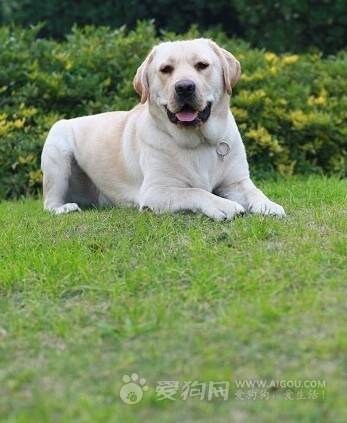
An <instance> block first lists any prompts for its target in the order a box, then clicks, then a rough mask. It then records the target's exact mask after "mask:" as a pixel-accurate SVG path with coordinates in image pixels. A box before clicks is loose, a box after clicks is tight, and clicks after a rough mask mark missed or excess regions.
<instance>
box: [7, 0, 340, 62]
mask: <svg viewBox="0 0 347 423" xmlns="http://www.w3.org/2000/svg"><path fill="white" fill-rule="evenodd" d="M139 19H142V20H144V19H154V20H155V24H156V27H157V29H159V30H160V29H161V28H166V29H168V30H170V31H176V32H184V31H186V30H187V29H188V28H189V27H190V26H191V25H192V24H197V25H198V26H199V28H202V29H208V28H211V27H216V26H218V27H220V28H221V29H223V31H225V32H226V33H227V34H228V35H229V36H237V37H240V38H243V39H246V40H248V41H249V42H251V44H252V45H253V46H255V47H258V48H267V49H269V50H274V51H277V52H286V51H291V52H298V51H303V50H307V49H308V48H310V47H312V46H313V47H316V48H318V49H320V50H322V51H324V52H325V53H327V54H331V53H334V52H336V51H338V50H340V49H342V48H345V47H346V39H347V1H346V0H282V1H273V0H214V1H209V0H192V1H189V2H187V1H186V2H181V3H179V4H178V3H177V1H176V0H142V1H138V0H103V1H99V0H79V1H76V0H75V1H71V0H2V1H1V2H0V23H1V22H2V23H3V24H4V23H5V24H6V23H11V22H14V23H17V24H20V25H24V26H28V25H30V24H36V23H38V22H40V21H45V26H44V28H43V29H42V31H41V32H40V34H41V35H44V36H53V37H58V38H62V37H63V36H64V34H66V33H67V32H70V30H71V27H72V26H73V25H74V24H75V23H76V24H77V25H79V26H81V25H86V24H93V25H108V26H110V27H113V28H117V27H120V26H122V25H127V27H129V28H133V27H134V26H135V25H136V22H137V20H139Z"/></svg>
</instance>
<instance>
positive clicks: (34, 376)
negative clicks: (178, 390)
mask: <svg viewBox="0 0 347 423" xmlns="http://www.w3.org/2000/svg"><path fill="white" fill-rule="evenodd" d="M260 187H261V188H263V189H264V190H265V192H266V193H267V194H268V195H269V196H270V197H271V198H272V199H274V200H275V201H277V202H279V203H280V204H283V205H284V207H285V208H286V211H287V213H288V218H287V219H285V220H276V219H273V218H263V217H257V216H247V217H245V218H239V219H236V220H235V221H234V222H232V223H217V222H213V221H210V220H208V219H207V218H205V217H203V216H196V215H190V214H180V215H176V216H169V215H165V216H156V215H154V214H152V213H150V212H144V213H139V212H138V211H137V210H134V209H109V210H102V211H96V210H90V211H86V212H83V213H82V214H73V215H68V216H57V217H53V216H50V215H48V214H46V213H44V212H43V211H42V205H41V202H40V201H34V200H25V201H21V202H12V203H11V202H7V203H2V204H1V205H0V227H1V236H0V260H1V261H0V283H1V285H0V286H1V288H0V289H1V291H0V293H1V297H0V415H1V419H2V421H6V422H57V421H59V422H93V423H95V422H132V421H134V422H137V421H148V422H178V421H180V422H181V421H182V422H183V421H184V422H189V421H199V422H201V421H207V422H225V421H232V422H247V423H248V422H270V421H271V422H275V421H276V422H277V421H285V422H286V421H288V422H299V421H300V422H315V423H316V422H346V421H347V409H346V407H345V405H346V403H345V398H346V397H345V395H346V390H347V383H346V370H347V359H346V357H347V354H346V350H347V325H346V320H345V319H346V312H347V306H346V291H347V289H346V281H347V271H346V255H347V254H346V253H347V243H346V229H347V221H346V192H347V190H346V188H347V184H346V181H339V180H337V179H324V178H319V177H312V178H309V179H303V178H293V179H288V180H286V181H278V182H263V183H260ZM134 372H135V373H138V374H139V375H140V376H141V377H144V378H145V379H146V383H147V385H148V388H149V389H148V391H147V392H145V393H144V397H143V400H142V401H141V402H140V403H139V404H137V405H133V406H130V405H126V404H124V403H123V402H122V401H121V400H120V399H119V390H120V388H121V386H122V377H123V375H124V374H132V373H134ZM235 379H267V380H273V379H276V380H277V379H282V380H283V379H290V380H292V379H300V380H306V379H320V380H325V381H326V387H325V389H319V390H318V392H317V395H318V398H317V399H306V400H303V399H301V400H299V399H295V400H289V399H286V395H287V394H286V391H287V389H285V388H279V389H270V390H268V391H267V392H269V395H271V398H270V399H268V400H264V399H263V400H261V399H256V400H252V399H250V400H240V399H237V398H236V397H235V393H236V386H235V383H234V381H235ZM165 380H177V381H179V382H181V383H183V382H184V381H192V380H198V381H201V382H208V381H219V380H220V381H230V383H231V385H230V394H229V399H228V400H227V401H222V400H220V399H214V400H212V401H208V400H207V399H206V400H199V399H198V398H188V399H187V400H186V401H184V400H182V399H179V395H178V399H177V400H176V401H170V400H166V401H165V400H164V401H159V400H158V399H157V395H156V392H155V386H156V384H157V382H158V381H165ZM248 391H249V389H245V392H246V394H247V392H248ZM298 391H299V390H298V389H294V390H293V394H295V395H299V392H298ZM306 393H307V394H308V390H307V389H306V390H305V394H306ZM295 398H296V397H295Z"/></svg>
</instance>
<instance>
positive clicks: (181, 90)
mask: <svg viewBox="0 0 347 423" xmlns="http://www.w3.org/2000/svg"><path fill="white" fill-rule="evenodd" d="M175 90H176V93H177V95H178V96H180V97H190V96H192V95H193V94H194V93H195V83H194V82H193V81H190V80H189V79H182V80H181V81H178V82H176V84H175Z"/></svg>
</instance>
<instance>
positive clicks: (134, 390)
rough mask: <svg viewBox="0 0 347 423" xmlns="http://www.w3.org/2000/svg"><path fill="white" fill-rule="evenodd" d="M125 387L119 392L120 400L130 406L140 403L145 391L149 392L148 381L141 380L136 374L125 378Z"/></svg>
mask: <svg viewBox="0 0 347 423" xmlns="http://www.w3.org/2000/svg"><path fill="white" fill-rule="evenodd" d="M123 382H124V385H123V386H122V387H121V389H120V391H119V396H120V399H121V400H122V401H123V402H124V403H125V404H128V405H134V404H137V403H139V402H140V401H141V400H142V398H143V393H144V391H147V390H148V386H146V379H144V378H139V376H138V375H137V374H136V373H133V374H132V375H131V377H130V376H128V375H124V376H123Z"/></svg>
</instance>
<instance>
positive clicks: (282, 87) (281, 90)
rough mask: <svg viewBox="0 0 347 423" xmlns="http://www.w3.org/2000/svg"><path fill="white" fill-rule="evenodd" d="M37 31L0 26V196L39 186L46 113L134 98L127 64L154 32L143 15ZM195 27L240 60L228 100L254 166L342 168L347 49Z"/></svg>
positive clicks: (125, 103)
mask: <svg viewBox="0 0 347 423" xmlns="http://www.w3.org/2000/svg"><path fill="white" fill-rule="evenodd" d="M37 31H38V28H36V29H30V30H23V29H18V28H17V29H14V28H12V29H10V28H5V27H2V28H0V63H1V66H0V198H16V197H19V196H20V195H23V194H24V195H25V194H33V193H36V192H38V191H39V190H40V183H41V174H40V171H39V158H40V153H41V149H42V145H43V142H44V139H45V136H46V134H47V131H48V130H49V128H50V126H51V125H52V124H53V123H54V122H55V121H57V120H58V119H60V118H63V117H65V118H71V117H75V116H80V115H86V114H92V113H99V112H104V111H109V110H120V109H123V110H124V109H129V108H130V107H132V106H133V105H135V104H136V103H137V101H138V98H137V96H136V94H135V92H134V90H133V88H132V78H133V75H134V72H135V70H136V68H137V66H138V65H139V64H140V63H141V61H142V60H143V58H144V57H145V56H146V54H147V52H148V50H149V49H150V47H151V46H153V45H154V44H156V43H157V42H158V41H159V40H158V38H157V36H156V35H155V30H154V28H153V26H152V25H150V24H145V23H143V24H140V25H138V27H137V29H136V30H134V31H132V32H130V33H128V34H127V33H126V32H125V31H124V30H122V29H121V30H115V31H111V30H109V29H107V28H97V29H94V28H91V27H89V28H85V29H84V30H77V29H76V30H74V31H73V33H72V34H70V35H69V36H68V37H67V40H66V41H64V42H56V41H50V40H44V39H37V38H36V33H37ZM198 35H199V34H197V31H196V30H195V29H192V30H191V31H190V32H189V33H187V34H185V35H184V37H195V36H198ZM204 35H206V36H209V37H212V38H214V39H215V40H216V41H217V42H219V43H220V44H221V45H223V46H224V47H225V48H227V49H229V50H230V51H232V52H233V53H234V54H235V55H236V57H238V58H239V60H240V61H241V64H242V68H243V74H242V78H241V81H240V82H239V84H238V85H237V86H236V89H235V90H234V95H233V98H232V101H231V108H232V111H233V113H234V115H235V117H236V120H237V122H238V124H239V127H240V129H241V132H242V134H243V137H244V140H245V143H246V146H247V151H248V155H249V159H250V163H251V168H252V171H253V173H255V172H256V173H258V174H264V172H271V171H276V172H278V173H280V174H283V175H286V174H291V173H308V172H315V173H321V172H324V173H326V174H339V175H345V172H346V136H347V128H346V125H345V122H346V119H347V96H346V93H347V79H346V67H347V53H346V52H340V53H339V54H337V55H336V56H335V57H332V56H331V57H328V58H324V59H323V58H321V57H320V55H319V54H317V53H315V54H305V55H300V56H298V55H288V54H287V55H283V56H277V55H275V54H274V53H270V52H264V51H260V50H255V49H250V48H249V46H248V45H247V44H246V43H244V42H242V41H237V40H230V39H228V38H227V37H226V36H224V35H223V34H222V33H216V34H212V33H205V34H204ZM163 37H164V38H165V39H173V38H175V36H174V35H173V34H170V33H166V34H165V35H164V36H163ZM180 38H182V36H181V37H180Z"/></svg>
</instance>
